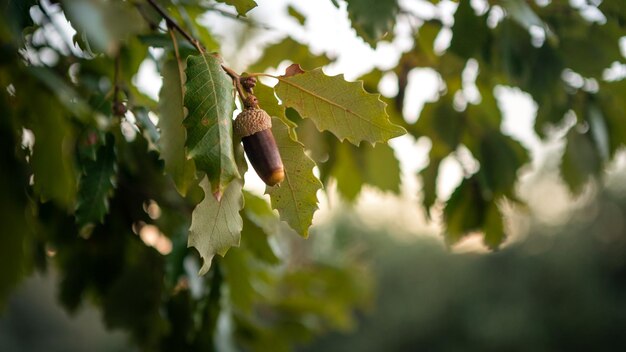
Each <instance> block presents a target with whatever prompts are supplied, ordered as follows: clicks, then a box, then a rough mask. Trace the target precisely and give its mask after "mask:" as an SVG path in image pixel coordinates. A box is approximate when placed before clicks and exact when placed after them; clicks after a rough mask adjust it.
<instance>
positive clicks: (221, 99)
mask: <svg viewBox="0 0 626 352" xmlns="http://www.w3.org/2000/svg"><path fill="white" fill-rule="evenodd" d="M185 72H186V74H187V83H186V84H185V87H186V92H185V99H184V104H185V107H186V108H187V110H188V115H187V117H186V118H185V120H184V121H183V124H184V125H185V127H186V128H187V148H188V155H189V157H191V158H192V159H193V160H194V161H195V163H196V168H197V169H198V170H201V171H204V172H206V173H207V176H208V178H209V182H210V183H211V194H213V195H214V196H215V197H216V198H217V199H219V198H220V197H221V195H222V193H223V192H224V189H225V188H226V186H227V185H228V183H229V182H230V181H232V180H233V179H234V178H238V177H240V176H239V172H238V171H237V165H236V163H235V157H234V152H233V139H232V117H233V111H234V106H235V105H234V98H233V83H232V80H231V79H230V78H229V77H228V75H227V74H226V73H225V72H224V71H223V70H222V67H221V62H220V60H219V59H218V58H216V57H214V56H212V55H208V54H207V55H203V56H189V58H187V69H186V71H185Z"/></svg>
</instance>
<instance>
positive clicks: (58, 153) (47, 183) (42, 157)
mask: <svg viewBox="0 0 626 352" xmlns="http://www.w3.org/2000/svg"><path fill="white" fill-rule="evenodd" d="M31 108H32V111H29V114H30V116H29V118H30V119H32V121H30V122H32V124H29V125H28V126H27V127H29V128H30V129H32V131H33V133H34V135H35V145H34V147H33V155H32V158H31V165H32V168H33V177H34V188H35V192H36V193H37V194H38V195H39V196H41V199H42V200H43V201H47V200H54V201H56V202H57V203H59V204H61V205H63V206H71V205H73V204H74V199H75V196H76V175H75V172H74V170H75V167H74V158H73V156H72V150H71V147H70V146H71V145H72V144H73V131H72V128H71V125H70V124H69V121H68V120H67V119H66V117H65V111H64V110H63V108H62V107H61V106H60V105H59V103H58V102H57V101H56V100H55V98H54V97H52V96H50V95H48V94H47V93H46V94H41V95H40V96H39V101H38V103H37V104H33V105H32V106H31Z"/></svg>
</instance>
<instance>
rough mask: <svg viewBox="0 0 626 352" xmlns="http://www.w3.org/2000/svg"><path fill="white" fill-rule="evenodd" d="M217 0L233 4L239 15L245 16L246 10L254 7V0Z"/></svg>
mask: <svg viewBox="0 0 626 352" xmlns="http://www.w3.org/2000/svg"><path fill="white" fill-rule="evenodd" d="M217 1H218V2H221V3H224V4H228V5H231V6H234V7H235V8H236V9H237V13H238V14H239V15H240V16H245V15H246V13H248V11H250V10H252V9H253V8H255V7H256V6H257V5H256V2H254V1H253V0H217Z"/></svg>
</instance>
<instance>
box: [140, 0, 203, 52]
mask: <svg viewBox="0 0 626 352" xmlns="http://www.w3.org/2000/svg"><path fill="white" fill-rule="evenodd" d="M147 1H148V3H149V4H150V5H151V6H152V7H153V8H154V9H155V10H156V12H158V13H159V14H160V15H161V16H162V17H163V18H164V19H165V22H166V23H167V26H168V27H171V28H174V29H175V30H176V31H178V33H180V34H181V35H182V36H183V37H185V39H187V41H188V42H189V43H191V45H193V46H195V47H196V49H198V51H199V52H200V53H201V54H204V53H205V52H206V50H205V49H204V47H203V46H202V44H200V42H199V41H198V40H197V39H196V38H194V37H193V36H191V34H189V33H188V32H187V31H186V30H185V29H184V28H183V27H181V26H180V25H179V24H178V23H176V21H174V19H173V18H172V17H170V15H169V14H168V13H167V12H165V10H163V9H162V8H161V6H159V4H157V3H156V2H155V1H154V0H147Z"/></svg>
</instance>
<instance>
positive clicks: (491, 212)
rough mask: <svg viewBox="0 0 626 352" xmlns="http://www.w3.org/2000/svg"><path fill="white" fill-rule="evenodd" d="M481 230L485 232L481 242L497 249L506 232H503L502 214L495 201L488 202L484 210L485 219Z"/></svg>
mask: <svg viewBox="0 0 626 352" xmlns="http://www.w3.org/2000/svg"><path fill="white" fill-rule="evenodd" d="M483 231H484V233H485V235H484V237H483V243H484V244H485V245H487V247H489V248H491V249H498V247H500V245H501V244H502V242H503V241H504V239H505V238H506V233H505V232H504V222H503V221H502V214H501V213H500V210H499V209H498V205H497V204H496V202H493V201H492V202H490V203H489V205H488V206H487V210H486V212H485V219H484V224H483Z"/></svg>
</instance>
